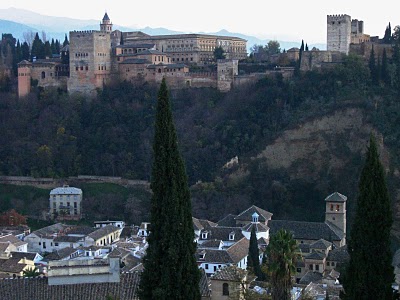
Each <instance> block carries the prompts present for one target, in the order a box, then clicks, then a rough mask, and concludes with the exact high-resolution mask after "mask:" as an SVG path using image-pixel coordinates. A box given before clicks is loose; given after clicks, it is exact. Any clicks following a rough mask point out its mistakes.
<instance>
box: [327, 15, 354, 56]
mask: <svg viewBox="0 0 400 300" xmlns="http://www.w3.org/2000/svg"><path fill="white" fill-rule="evenodd" d="M350 43H351V17H350V16H349V15H328V16H327V50H328V51H339V52H342V53H345V54H349V50H350Z"/></svg>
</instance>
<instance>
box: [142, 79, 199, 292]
mask: <svg viewBox="0 0 400 300" xmlns="http://www.w3.org/2000/svg"><path fill="white" fill-rule="evenodd" d="M153 152H154V162H153V170H152V177H151V189H152V191H153V195H152V200H151V217H150V222H151V227H150V232H151V233H150V236H149V238H148V243H149V247H148V248H147V252H146V256H145V257H144V259H143V266H144V271H143V272H142V276H141V281H140V289H139V297H140V299H143V300H146V299H160V300H163V299H178V300H179V299H182V300H183V299H193V300H195V299H200V290H199V280H200V272H199V269H198V267H197V264H196V259H195V251H196V244H195V243H194V230H193V221H192V215H191V202H190V192H189V188H188V182H187V176H186V172H185V167H184V163H183V160H182V157H181V155H180V153H179V150H178V144H177V136H176V131H175V126H174V123H173V117H172V112H171V107H170V102H169V95H168V89H167V85H166V82H165V78H164V79H163V80H162V83H161V87H160V90H159V93H158V101H157V108H156V121H155V133H154V143H153Z"/></svg>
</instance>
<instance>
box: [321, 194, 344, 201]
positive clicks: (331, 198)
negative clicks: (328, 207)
mask: <svg viewBox="0 0 400 300" xmlns="http://www.w3.org/2000/svg"><path fill="white" fill-rule="evenodd" d="M325 201H326V202H346V201H347V197H346V196H345V195H342V194H341V193H338V192H334V193H332V194H330V195H329V196H328V197H326V198H325Z"/></svg>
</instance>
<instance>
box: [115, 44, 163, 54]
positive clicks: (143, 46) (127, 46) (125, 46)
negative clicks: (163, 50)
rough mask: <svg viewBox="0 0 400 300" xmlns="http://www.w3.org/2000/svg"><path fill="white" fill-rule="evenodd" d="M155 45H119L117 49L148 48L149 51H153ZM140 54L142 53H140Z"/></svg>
mask: <svg viewBox="0 0 400 300" xmlns="http://www.w3.org/2000/svg"><path fill="white" fill-rule="evenodd" d="M154 46H155V45H154V44H153V43H149V44H126V45H118V46H116V47H115V48H122V49H124V48H132V49H133V48H147V49H151V48H153V47H154ZM139 53H140V52H139Z"/></svg>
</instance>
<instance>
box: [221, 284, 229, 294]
mask: <svg viewBox="0 0 400 300" xmlns="http://www.w3.org/2000/svg"><path fill="white" fill-rule="evenodd" d="M222 296H229V284H227V283H226V282H225V283H223V284H222Z"/></svg>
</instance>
